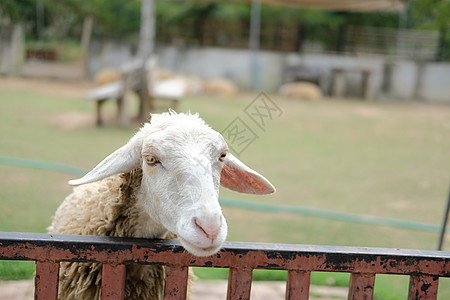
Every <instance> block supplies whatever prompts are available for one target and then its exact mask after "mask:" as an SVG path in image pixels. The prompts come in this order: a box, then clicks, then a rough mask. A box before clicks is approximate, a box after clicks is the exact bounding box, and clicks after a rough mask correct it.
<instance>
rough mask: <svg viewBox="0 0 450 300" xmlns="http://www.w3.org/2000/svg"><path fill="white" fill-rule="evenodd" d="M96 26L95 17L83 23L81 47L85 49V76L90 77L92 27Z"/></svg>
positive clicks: (88, 17) (87, 18) (86, 18)
mask: <svg viewBox="0 0 450 300" xmlns="http://www.w3.org/2000/svg"><path fill="white" fill-rule="evenodd" d="M93 26H94V16H93V15H88V16H86V17H85V18H84V21H83V32H82V33H81V47H82V49H83V76H84V78H88V76H89V49H90V47H91V35H92V27H93Z"/></svg>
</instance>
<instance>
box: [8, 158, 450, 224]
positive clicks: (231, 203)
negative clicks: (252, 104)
mask: <svg viewBox="0 0 450 300" xmlns="http://www.w3.org/2000/svg"><path fill="white" fill-rule="evenodd" d="M0 164H4V165H12V166H18V167H27V168H33V169H41V170H51V171H58V172H63V173H70V174H74V175H76V176H83V175H84V174H86V172H87V171H86V170H83V169H79V168H76V167H72V166H68V165H64V164H60V163H53V162H46V161H38V160H30V159H21V158H12V157H4V156H0ZM219 201H220V203H221V204H222V205H223V206H228V207H236V208H242V209H248V210H253V211H265V212H272V213H290V214H298V215H304V216H313V217H320V218H325V219H331V220H338V221H346V222H353V223H363V224H371V225H383V226H390V227H397V228H403V229H413V230H421V231H431V232H440V231H441V227H440V226H439V225H435V224H428V223H421V222H412V221H405V220H399V219H391V218H380V217H373V216H364V215H357V214H350V213H343V212H336V211H329V210H324V209H319V208H312V207H301V206H288V205H273V204H264V203H256V202H249V201H243V200H236V199H228V198H220V199H219ZM449 230H450V227H448V228H447V231H449Z"/></svg>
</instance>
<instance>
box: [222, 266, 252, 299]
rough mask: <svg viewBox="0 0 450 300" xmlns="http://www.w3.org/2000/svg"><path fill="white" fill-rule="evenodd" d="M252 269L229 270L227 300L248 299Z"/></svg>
mask: <svg viewBox="0 0 450 300" xmlns="http://www.w3.org/2000/svg"><path fill="white" fill-rule="evenodd" d="M251 288H252V269H238V268H230V271H229V273H228V290H227V300H245V299H250V292H251Z"/></svg>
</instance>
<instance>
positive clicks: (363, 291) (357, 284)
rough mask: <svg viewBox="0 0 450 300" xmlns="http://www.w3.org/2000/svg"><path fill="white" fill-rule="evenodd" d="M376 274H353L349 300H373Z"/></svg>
mask: <svg viewBox="0 0 450 300" xmlns="http://www.w3.org/2000/svg"><path fill="white" fill-rule="evenodd" d="M374 285H375V273H373V274H372V273H370V274H362V273H351V275H350V284H349V291H348V297H347V299H348V300H372V299H373V288H374Z"/></svg>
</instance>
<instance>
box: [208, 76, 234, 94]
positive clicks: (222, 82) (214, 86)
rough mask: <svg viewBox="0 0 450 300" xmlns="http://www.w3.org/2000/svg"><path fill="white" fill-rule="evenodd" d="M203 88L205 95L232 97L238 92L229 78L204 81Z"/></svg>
mask: <svg viewBox="0 0 450 300" xmlns="http://www.w3.org/2000/svg"><path fill="white" fill-rule="evenodd" d="M203 90H204V92H205V94H207V95H213V96H219V97H226V98H233V97H235V96H236V94H237V92H238V89H237V87H236V85H235V84H234V83H233V82H232V81H231V80H228V79H225V78H216V79H210V80H207V81H205V83H204V84H203Z"/></svg>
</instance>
